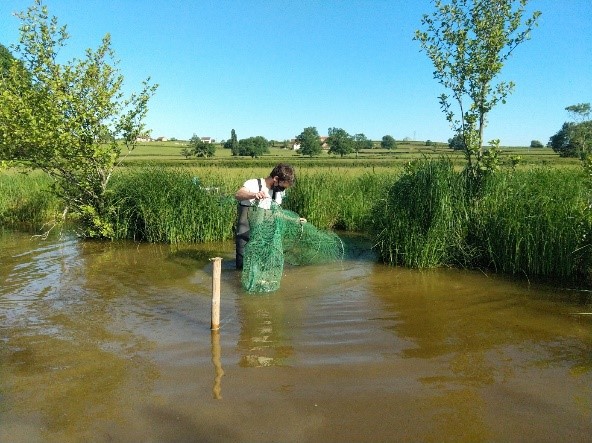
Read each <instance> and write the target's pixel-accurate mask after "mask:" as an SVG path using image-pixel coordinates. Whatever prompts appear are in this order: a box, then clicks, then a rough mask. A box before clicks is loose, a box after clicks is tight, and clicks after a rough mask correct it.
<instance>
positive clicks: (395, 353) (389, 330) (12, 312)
mask: <svg viewBox="0 0 592 443" xmlns="http://www.w3.org/2000/svg"><path fill="white" fill-rule="evenodd" d="M352 245H353V247H352ZM349 246H350V248H349V251H350V253H349V255H348V258H347V260H345V261H344V262H343V263H337V264H330V265H323V266H311V267H286V269H285V274H284V277H283V279H282V286H281V288H280V290H279V291H278V292H276V293H273V294H264V295H251V294H247V293H244V292H243V291H242V289H241V284H240V273H238V272H237V271H235V270H234V269H233V252H234V251H233V245H232V243H231V242H229V243H221V244H209V245H195V246H187V247H177V248H173V247H170V246H168V245H148V244H135V243H108V242H81V241H78V240H77V239H75V238H73V237H68V236H66V237H64V238H54V239H53V240H48V241H39V240H37V239H31V238H30V237H28V236H25V235H22V234H10V235H8V234H7V235H4V236H2V237H0V283H1V288H0V441H2V442H4V441H7V442H9V441H10V442H31V441H32V442H36V441H43V442H45V441H56V442H58V441H59V442H78V441H122V442H127V441H204V440H215V441H352V440H354V441H371V440H372V441H375V440H378V441H399V440H403V441H483V440H486V441H590V437H589V436H590V435H592V333H591V328H592V316H590V315H581V314H586V313H590V312H591V311H592V299H591V297H590V293H589V292H586V291H570V290H557V289H553V288H549V287H545V286H537V285H534V284H528V283H526V282H520V281H512V280H510V279H507V278H503V277H500V276H487V275H484V274H481V273H476V272H465V271H459V270H450V269H448V270H435V271H428V272H418V271H414V270H407V269H400V268H389V267H385V266H382V265H379V264H376V263H375V262H374V261H373V260H372V256H371V254H369V253H368V251H367V248H365V246H364V245H363V243H361V244H357V246H356V244H355V243H353V242H351V240H350V243H349ZM214 256H222V257H224V258H225V259H224V261H223V264H222V282H221V293H222V300H221V328H220V330H219V331H210V302H211V263H210V262H209V258H210V257H214ZM223 390H224V396H223V395H222V391H223Z"/></svg>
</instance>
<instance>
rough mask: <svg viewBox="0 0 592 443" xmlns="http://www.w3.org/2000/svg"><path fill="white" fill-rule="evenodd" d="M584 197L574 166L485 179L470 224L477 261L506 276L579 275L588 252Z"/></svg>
mask: <svg viewBox="0 0 592 443" xmlns="http://www.w3.org/2000/svg"><path fill="white" fill-rule="evenodd" d="M587 198H588V195H587V189H586V187H585V181H584V176H583V174H582V173H580V172H576V171H573V170H565V169H560V170H551V169H533V170H528V171H514V172H506V173H503V174H495V175H492V176H490V177H488V178H487V180H486V181H485V182H484V185H483V189H482V194H481V197H480V198H479V199H478V200H477V201H476V204H475V207H474V208H473V216H472V223H471V239H470V241H471V242H472V243H474V245H475V247H477V248H479V249H480V250H481V251H482V255H481V265H483V266H486V267H488V268H493V269H495V270H496V271H499V272H503V273H508V274H520V275H526V276H541V277H546V278H551V279H557V280H574V279H577V278H581V277H582V276H584V275H585V274H587V269H588V267H589V264H590V257H591V256H592V250H591V246H590V243H589V242H590V239H589V238H588V237H589V235H588V234H589V233H590V218H589V211H588V210H587V201H588V200H587Z"/></svg>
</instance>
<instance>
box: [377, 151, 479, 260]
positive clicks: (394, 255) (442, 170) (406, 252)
mask: <svg viewBox="0 0 592 443" xmlns="http://www.w3.org/2000/svg"><path fill="white" fill-rule="evenodd" d="M465 189H466V186H465V181H464V179H463V176H462V175H461V174H458V173H457V172H455V171H454V166H453V164H452V162H451V161H450V160H448V159H445V158H440V159H437V160H433V159H432V160H427V159H424V160H419V161H415V162H412V163H410V164H409V165H408V167H407V168H406V170H405V172H404V173H403V175H402V176H401V177H400V179H399V180H397V181H396V182H395V183H394V184H393V185H392V186H391V187H390V189H389V190H388V193H387V194H386V196H385V197H384V198H382V199H380V200H379V201H377V202H376V204H375V206H374V209H373V212H372V223H371V226H370V231H371V232H372V236H373V241H374V244H375V249H376V251H377V252H378V255H379V257H380V259H381V260H382V261H384V262H387V263H389V264H393V265H403V266H408V267H414V268H426V267H435V266H441V265H445V264H451V263H464V262H465V261H466V258H465V254H466V250H467V248H466V243H465V238H466V233H467V226H468V211H467V205H466V198H465V196H466V190H465Z"/></svg>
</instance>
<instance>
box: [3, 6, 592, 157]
mask: <svg viewBox="0 0 592 443" xmlns="http://www.w3.org/2000/svg"><path fill="white" fill-rule="evenodd" d="M44 3H45V4H46V5H47V6H48V8H49V12H50V14H51V15H55V16H57V17H58V19H59V21H60V23H61V24H66V25H67V27H68V31H69V33H70V35H71V39H70V41H69V43H68V47H67V49H66V50H64V51H63V53H62V54H61V55H62V56H63V57H64V58H65V59H71V58H73V57H82V56H83V54H84V52H83V51H84V49H86V48H93V49H95V48H97V47H98V45H99V44H100V41H101V38H102V37H103V36H104V35H105V34H106V33H110V34H111V38H112V46H113V48H114V50H115V53H116V55H117V58H118V59H119V60H120V65H119V67H120V69H121V72H122V74H123V75H124V77H125V89H126V91H127V92H131V91H137V90H139V89H140V86H141V82H142V80H144V79H145V78H147V77H151V79H152V81H153V82H155V83H158V84H159V88H158V91H157V93H156V95H155V96H154V98H153V99H152V100H151V102H150V106H149V107H150V112H149V115H148V118H147V120H146V124H147V127H148V128H149V129H151V130H152V136H154V137H158V136H166V137H176V138H179V139H188V138H190V137H191V136H192V135H193V134H197V135H199V136H210V137H214V138H216V139H217V140H223V139H228V138H229V137H230V131H231V130H232V129H235V130H236V133H237V136H238V138H239V139H241V138H246V137H251V136H256V135H262V136H264V137H265V138H267V139H270V140H285V139H291V138H293V137H295V136H296V135H298V134H299V133H300V132H302V130H303V129H304V128H305V127H309V126H315V127H316V128H317V129H318V131H319V133H320V134H321V135H326V134H327V131H328V128H330V127H337V128H343V129H345V130H346V131H347V132H349V133H350V134H358V133H363V134H365V135H366V136H367V137H368V138H371V139H373V140H379V139H381V138H382V136H384V135H387V134H388V135H392V136H393V137H395V138H396V139H402V138H405V137H409V138H411V139H416V140H433V141H446V140H447V139H448V138H450V137H451V135H452V130H451V129H450V127H449V125H448V122H447V121H446V120H445V118H444V115H443V114H442V112H441V111H440V108H439V105H438V99H437V97H438V96H439V95H440V94H441V93H442V92H445V91H444V90H443V89H442V87H441V86H440V85H439V84H438V83H437V82H436V80H434V79H433V76H432V71H433V66H432V64H431V62H430V60H429V59H428V58H427V56H426V55H425V53H423V52H420V49H419V44H418V42H416V41H413V33H414V31H415V30H416V29H418V28H420V27H421V23H420V20H421V16H422V14H424V13H430V12H431V11H432V10H433V5H432V4H431V2H430V1H429V0H414V1H408V0H341V1H338V0H314V1H313V0H216V1H214V0H165V1H163V0H45V2H44ZM30 4H32V0H31V1H25V0H1V1H0V43H2V44H3V45H5V46H7V47H8V46H9V45H10V44H13V43H16V42H17V39H18V26H19V21H18V20H17V19H16V18H15V17H13V15H12V12H14V11H22V10H24V9H26V8H27V7H28V6H29V5H30ZM534 9H538V10H540V11H542V13H543V15H542V16H541V18H540V21H539V26H538V28H536V29H535V30H534V32H533V33H532V39H531V40H529V41H527V42H525V43H524V44H522V45H521V46H519V47H518V48H517V49H516V50H515V51H514V54H513V56H512V57H511V58H510V60H509V61H508V62H507V63H506V65H505V66H504V69H503V71H502V75H501V78H502V79H506V80H512V81H514V82H515V83H516V88H515V90H514V93H513V94H512V95H511V96H510V97H509V99H508V101H507V103H506V104H505V105H501V104H500V105H498V106H497V107H496V108H495V109H494V110H493V111H492V112H491V113H490V115H489V118H488V126H487V128H486V131H485V139H486V140H490V139H492V138H499V139H500V140H501V144H502V145H505V146H527V145H529V144H530V141H531V140H539V141H541V142H543V143H546V142H547V141H548V139H549V137H550V136H551V135H553V134H554V133H556V132H557V131H558V130H559V129H560V128H561V125H562V124H563V122H565V121H567V120H568V119H569V116H568V114H567V112H566V111H565V107H566V106H569V105H572V104H576V103H582V102H592V31H591V29H590V23H591V22H590V17H592V1H591V0H563V1H557V0H531V2H530V3H529V5H528V10H529V11H532V10H534Z"/></svg>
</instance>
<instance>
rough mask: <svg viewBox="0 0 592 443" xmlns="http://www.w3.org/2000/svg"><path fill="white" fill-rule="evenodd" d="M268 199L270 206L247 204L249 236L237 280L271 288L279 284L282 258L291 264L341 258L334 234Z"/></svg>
mask: <svg viewBox="0 0 592 443" xmlns="http://www.w3.org/2000/svg"><path fill="white" fill-rule="evenodd" d="M299 218H300V217H299V215H298V214H296V213H295V212H292V211H288V210H286V209H282V208H281V207H280V206H279V205H277V204H275V203H272V206H271V209H267V210H266V209H261V208H258V207H256V206H255V207H253V208H251V210H250V212H249V226H250V231H251V234H250V240H249V242H248V243H247V244H246V246H245V253H244V265H243V273H242V278H241V282H242V285H243V288H244V289H245V290H246V291H249V292H271V291H276V290H277V289H279V287H280V281H281V278H282V274H283V271H284V262H287V263H289V264H291V265H309V264H319V263H328V262H332V261H337V260H341V259H342V258H343V243H342V242H341V239H340V238H339V237H338V236H337V234H335V233H333V232H329V231H323V230H320V229H318V228H316V227H314V226H313V225H312V224H311V223H300V221H299Z"/></svg>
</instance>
